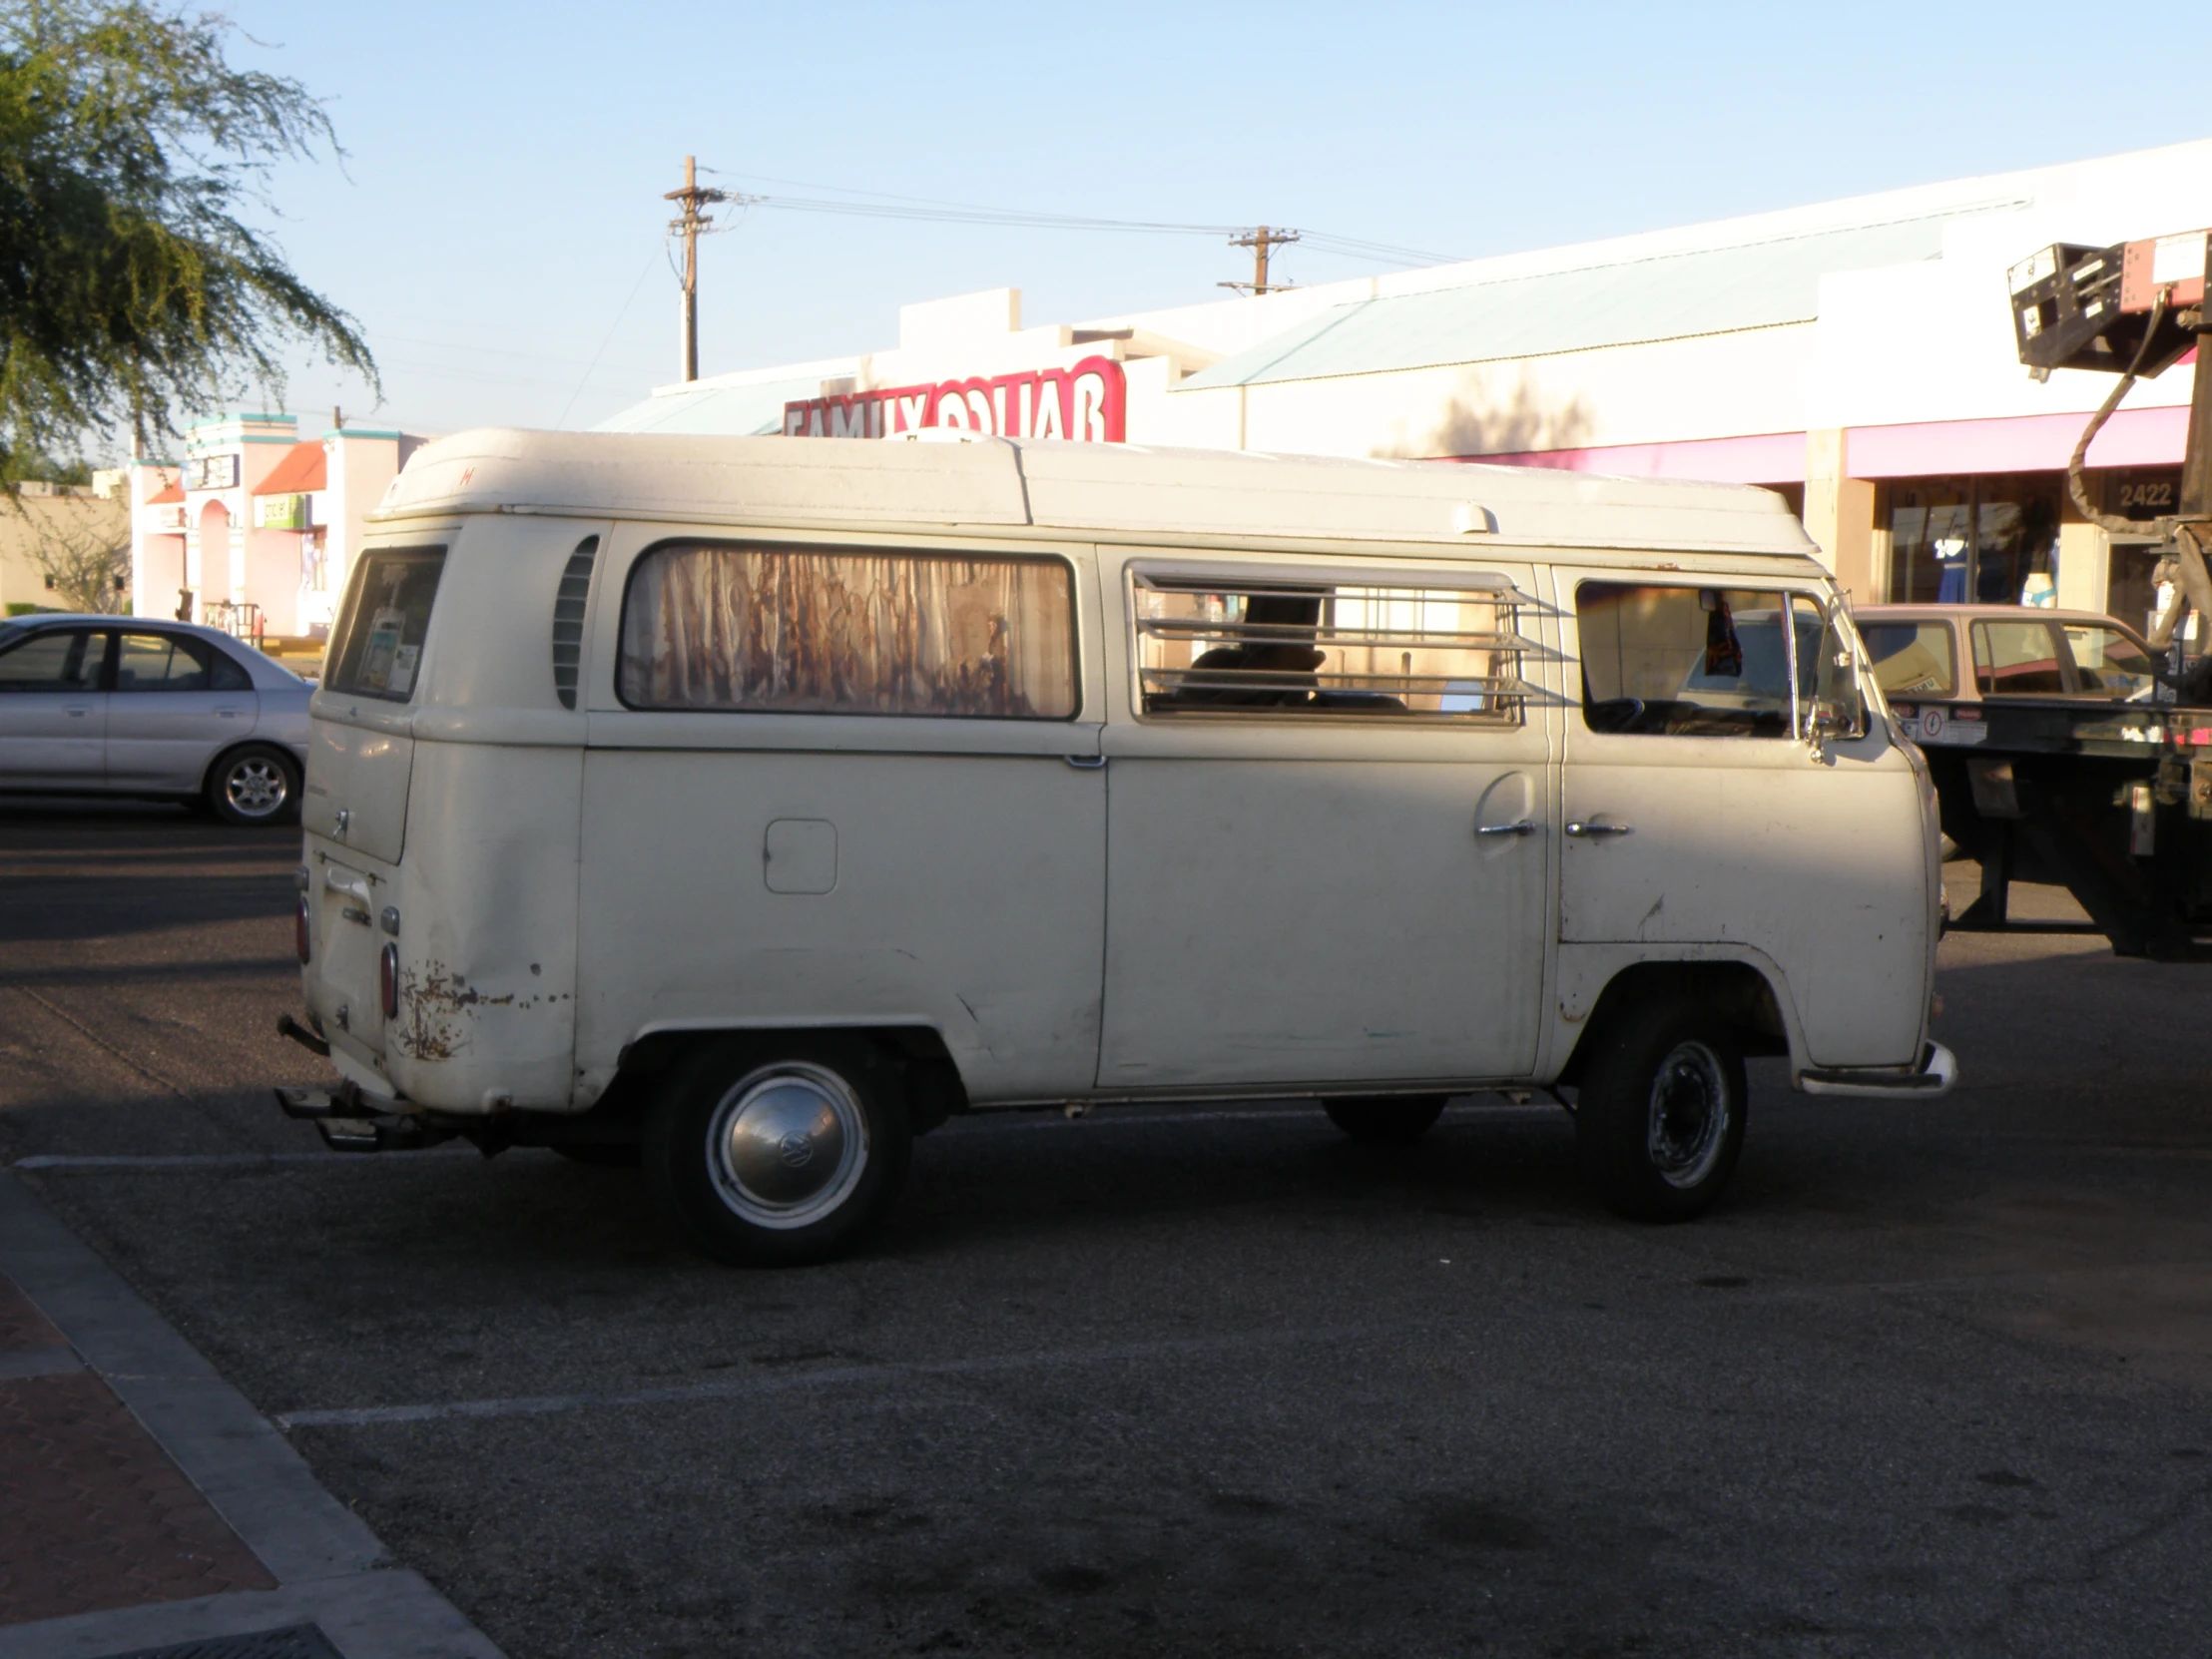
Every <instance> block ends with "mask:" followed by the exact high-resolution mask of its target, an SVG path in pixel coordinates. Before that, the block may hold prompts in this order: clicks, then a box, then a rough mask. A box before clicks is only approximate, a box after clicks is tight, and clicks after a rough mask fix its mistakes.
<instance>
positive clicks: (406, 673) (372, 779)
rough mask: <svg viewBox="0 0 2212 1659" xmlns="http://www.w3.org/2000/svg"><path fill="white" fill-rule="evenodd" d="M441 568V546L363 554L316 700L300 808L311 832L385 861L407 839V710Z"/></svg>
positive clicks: (392, 859)
mask: <svg viewBox="0 0 2212 1659" xmlns="http://www.w3.org/2000/svg"><path fill="white" fill-rule="evenodd" d="M444 568H445V549H444V548H443V547H382V548H376V549H373V550H371V551H370V552H367V553H364V554H363V555H362V556H361V559H360V562H359V564H357V565H356V566H355V567H354V572H353V581H352V583H351V587H350V591H349V592H348V593H347V595H346V601H345V609H344V612H343V613H342V614H341V615H340V617H339V619H338V627H337V632H336V635H335V637H334V638H333V639H332V641H331V647H330V656H329V669H328V671H327V672H326V673H325V674H324V676H323V681H322V688H321V690H320V691H318V692H317V693H316V694H315V698H314V703H313V713H314V734H313V737H312V739H311V743H310V748H309V752H308V756H307V781H306V790H305V794H304V799H303V800H302V802H301V817H302V820H303V822H304V824H305V827H306V830H307V832H308V833H309V834H312V835H320V836H323V837H324V838H326V839H328V840H332V841H336V842H338V843H339V844H341V845H343V846H345V847H348V848H350V849H353V850H356V851H358V852H360V853H362V854H363V855H364V856H366V857H370V858H377V859H381V860H382V861H383V862H385V863H388V864H395V863H397V862H398V861H399V854H400V852H401V851H402V850H403V848H404V846H405V842H406V833H407V786H408V778H409V775H410V774H411V773H412V771H413V767H414V739H413V737H412V736H410V733H411V731H412V728H413V712H412V709H411V707H410V705H411V704H412V702H413V699H414V693H415V687H416V684H417V682H418V681H419V680H420V678H421V667H422V646H423V640H424V638H425V637H426V636H427V635H428V633H429V631H430V608H431V605H432V604H433V603H434V602H435V601H436V599H437V592H438V577H439V576H440V575H441V574H442V572H443V571H444Z"/></svg>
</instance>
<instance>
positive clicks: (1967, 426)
mask: <svg viewBox="0 0 2212 1659" xmlns="http://www.w3.org/2000/svg"><path fill="white" fill-rule="evenodd" d="M2204 226H2212V142H2208V143H2199V144H2189V145H2180V146H2175V147H2173V148H2170V149H2165V150H2154V151H2144V152H2139V153H2136V154H2132V155H2125V156H2117V157H2110V158H2105V159H2102V160H2096V161H2088V162H2079V163H2071V164H2068V165H2065V166H2062V167H2052V168H2042V169H2037V170H2034V171H2030V172H2022V173H2013V174H2004V175H1998V176H1994V177H1990V178H1982V179H1969V180H1963V181H1959V182H1956V183H1951V184H1944V185H1934V186H1927V187H1922V188H1917V189H1913V190H1906V191H1894V192H1889V193H1886V194H1883V195H1879V196H1868V197H1859V198H1855V199H1852V200H1849V201H1843V202H1833V203H1824V204H1819V205H1816V206H1812V207H1805V208H1795V209H1790V210H1787V211H1784V212H1779V213H1772V214H1763V215H1758V216H1754V217H1750V218H1744V219H1734V220H1726V221H1720V222H1716V223H1713V224H1707V225H1697V226H1690V227H1687V228H1684V229H1680V230H1672V231H1663V232H1654V233H1649V234H1644V235H1638V236H1633V237H1623V238H1618V239H1614V240H1611V241H1607V242H1601V243H1590V244H1582V245H1578V246H1575V247H1569V248H1558V249H1547V250H1543V251H1540V252H1536V253H1529V254H1515V255H1507V256H1503V257H1500V258H1496V259H1489V260H1479V261H1472V262H1468V263H1465V264H1460V265H1451V266H1444V267H1438V268H1435V269H1431V270H1425V271H1415V272H1407V273H1402V274H1398V275H1394V276H1388V277H1370V278H1362V279H1359V280H1357V281H1351V282H1334V283H1329V284H1326V285H1318V286H1315V287H1310V288H1297V289H1292V290H1289V291H1285V292H1279V293H1271V294H1268V295H1266V296H1264V297H1260V298H1238V299H1225V300H1220V301H1215V302H1209V303H1206V304H1200V305H1192V306H1186V307H1182V308H1179V309H1172V310H1161V311H1151V312H1142V313H1131V314H1127V315H1121V316H1112V317H1105V318H1099V319H1095V320H1092V321H1088V322H1083V323H1070V324H1054V325H1047V326H1043V327H1024V326H1023V325H1022V318H1021V306H1020V296H1019V294H1018V292H1016V291H1015V290H1013V289H1007V288H1002V289H994V290H991V291H989V292H985V293H981V294H969V295H963V296H960V297H958V298H954V299H946V300H937V301H933V302H928V303H922V304H915V305H908V306H905V307H903V308H902V310H901V312H900V329H899V341H898V344H897V345H896V346H895V347H892V348H890V349H887V350H881V351H876V352H871V353H866V354H858V355H854V356H851V357H845V358H838V359H833V360H830V361H821V362H811V363H799V364H792V365H788V366H784V367H778V368H770V369H760V370H752V371H747V372H743V373H737V374H728V375H722V376H717V377H715V378H712V379H705V380H698V381H694V382H691V383H690V384H688V385H678V386H668V387H663V388H660V389H659V390H658V391H657V392H656V393H655V394H654V395H653V396H652V397H650V398H649V399H647V400H646V401H645V402H643V403H641V404H639V405H637V406H635V407H634V408H631V409H629V410H626V411H624V412H623V413H622V414H620V415H618V416H616V417H615V418H614V419H612V420H610V421H608V422H606V423H605V425H604V427H603V429H604V430H613V431H655V430H658V431H686V432H732V433H737V432H747V433H752V432H759V433H775V432H786V433H790V434H792V435H794V436H802V437H804V436H860V437H895V436H897V435H898V434H899V433H900V432H901V431H904V430H907V429H910V428H912V427H916V426H922V427H927V426H957V427H963V428H971V429H981V430H984V431H997V432H1011V433H1019V434H1021V435H1024V436H1046V437H1061V438H1068V439H1087V440H1090V441H1101V442H1131V443H1147V444H1192V445H1200V446H1205V447H1219V448H1232V449H1252V450H1271V451H1277V452H1285V453H1307V454H1325V455H1354V456H1387V457H1407V458H1421V459H1431V460H1437V461H1508V462H1513V463H1517V464H1523V465H1536V466H1552V467H1564V468H1571V469H1576V470H1586V471H1597V472H1610V473H1625V474H1632V475H1638V476H1647V477H1678V478H1698V479H1718V480H1724V481H1734V482H1742V483H1754V484H1764V485H1769V486H1772V487H1774V488H1777V489H1779V490H1781V491H1783V492H1784V493H1785V494H1786V495H1787V496H1788V497H1789V499H1790V500H1791V502H1792V504H1793V505H1794V506H1795V507H1796V508H1797V509H1798V510H1799V511H1800V512H1801V513H1802V514H1803V515H1804V518H1805V522H1806V527H1807V529H1808V530H1809V531H1810V532H1811V533H1812V535H1813V538H1814V539H1815V540H1816V541H1817V542H1818V543H1819V544H1820V546H1821V547H1822V549H1823V551H1824V553H1825V554H1826V556H1827V559H1828V561H1829V563H1830V564H1831V566H1832V567H1833V568H1834V570H1835V571H1836V573H1837V576H1838V578H1839V580H1840V581H1841V582H1842V583H1843V584H1844V585H1845V586H1846V587H1847V588H1849V589H1850V590H1851V592H1852V593H1853V595H1854V597H1855V598H1857V599H1858V600H1859V601H1860V602H1861V603H1870V602H1875V601H1880V600H1888V599H1894V600H1906V599H1915V600H1924V599H1925V600H1934V599H1969V598H1970V599H1982V600H1994V601H2004V602H2011V603H2020V602H2027V603H2043V604H2050V603H2055V604H2058V605H2062V606H2067V607H2076V608H2082V609H2090V610H2106V609H2109V610H2111V611H2112V612H2113V613H2114V614H2116V615H2119V616H2121V617H2122V618H2124V619H2126V620H2128V621H2131V622H2134V623H2136V624H2137V625H2138V626H2140V625H2141V624H2142V623H2143V622H2144V620H2145V618H2146V615H2147V613H2148V611H2149V609H2150V605H2151V591H2150V572H2151V567H2152V565H2153V563H2154V559H2153V556H2152V554H2151V551H2150V543H2149V538H2148V536H2147V535H2146V536H2145V537H2142V538H2130V537H2127V536H2124V535H2123V536H2116V537H2115V536H2111V535H2108V534H2107V533H2106V532H2104V531H2103V530H2101V529H2099V528H2097V527H2096V526H2094V525H2092V524H2089V523H2087V522H2085V521H2083V519H2082V518H2081V516H2080V514H2078V513H2077V512H2076V511H2075V510H2074V508H2073V506H2072V504H2071V503H2070V501H2068V499H2067V498H2066V490H2065V480H2064V473H2065V466H2066V461H2067V457H2068V455H2069V454H2070V453H2071V451H2072V449H2073V446H2074V442H2075V440H2076V439H2077V438H2078V436H2079V435H2080V432H2081V429H2082V426H2083V424H2084V423H2085V422H2086V420H2087V418H2088V416H2089V414H2090V412H2091V411H2093V410H2094V409H2095V407H2096V405H2097V404H2098V403H2099V402H2100V401H2101V400H2102V399H2103V397H2104V395H2105V394H2106V392H2108V391H2109V390H2110V389H2111V385H2112V380H2111V377H2110V376H2108V375H2104V374H2099V373H2093V372H2088V371H2082V370H2067V369H2061V370H2057V371H2055V372H2053V373H2052V374H2051V375H2050V376H2049V377H2048V379H2046V380H2042V381H2038V380H2036V379H2034V378H2032V377H2031V376H2030V375H2029V373H2028V371H2027V370H2026V369H2025V368H2024V367H2022V366H2021V364H2020V362H2019V360H2018V357H2017V352H2016V348H2015V345H2014V340H2013V334H2012V324H2011V316H2010V309H2009V291H2010V290H2009V286H2008V283H2007V272H2008V270H2009V269H2010V268H2011V267H2012V266H2014V265H2016V264H2018V263H2019V262H2021V261H2022V260H2025V259H2027V258H2028V257H2030V256H2031V255H2033V254H2035V253H2036V252H2038V251H2039V250H2041V249H2043V248H2046V247H2048V246H2049V245H2051V244H2052V243H2057V242H2070V243H2085V244H2092V245H2103V244H2108V243H2114V242H2122V241H2129V240H2134V239H2137V238H2143V237H2153V236H2163V235H2167V234H2170V233H2175V232H2183V231H2190V230H2193V229H2196V228H2199V227H2204ZM2189 377H2190V367H2189V365H2188V364H2186V363H2185V364H2184V365H2183V366H2182V367H2179V368H2176V369H2172V370H2169V371H2167V372H2166V373H2165V374H2164V375H2163V376H2161V377H2160V378H2158V379H2156V380H2152V381H2145V382H2143V383H2141V384H2140V385H2138V386H2137V388H2136V389H2135V391H2134V392H2133V393H2132V394H2131V395H2130V397H2129V399H2128V401H2127V403H2126V404H2125V405H2124V406H2123V407H2122V408H2121V410H2120V412H2119V413H2118V414H2116V415H2115V416H2114V417H2113V418H2112V420H2111V421H2110V422H2109V424H2108V425H2107V426H2106V427H2105V429H2104V431H2103V432H2102V434H2100V436H2099V438H2098V441H2097V443H2096V444H2095V445H2094V446H2093V447H2092V448H2091V450H2090V452H2089V455H2088V465H2089V467H2090V469H2091V470H2090V475H2089V482H2090V487H2091V490H2092V493H2093V494H2094V495H2095V496H2096V497H2098V498H2099V504H2100V505H2101V506H2102V507H2103V508H2104V509H2105V510H2106V511H2108V512H2113V513H2119V514H2123V515H2125V516H2127V517H2130V518H2134V519H2138V520H2141V521H2144V522H2145V523H2146V525H2147V523H2148V521H2149V520H2150V519H2152V518H2155V517H2156V516H2157V514H2158V513H2159V512H2161V511H2171V510H2172V504H2173V501H2174V499H2175V497H2176V495H2177V492H2178V485H2179V478H2180V464H2181V458H2182V446H2183V441H2184V437H2185V434H2186V429H2187V421H2188V407H2187V405H2188V400H2189Z"/></svg>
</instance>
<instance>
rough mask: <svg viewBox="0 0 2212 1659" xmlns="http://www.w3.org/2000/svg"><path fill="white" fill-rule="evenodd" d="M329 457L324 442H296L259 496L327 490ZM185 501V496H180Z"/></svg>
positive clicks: (260, 487) (262, 484)
mask: <svg viewBox="0 0 2212 1659" xmlns="http://www.w3.org/2000/svg"><path fill="white" fill-rule="evenodd" d="M327 464H328V457H327V456H326V455H325V454H324V452H323V448H322V445H321V444H320V443H295V444H293V445H292V446H291V448H289V449H288V450H286V451H285V452H284V458H283V459H282V460H280V461H278V462H277V464H276V465H275V466H273V467H271V468H270V469H269V476H268V477H266V478H264V479H263V480H262V481H261V482H260V483H258V484H256V485H255V486H254V490H253V493H254V494H256V495H307V494H310V493H311V492H313V491H315V490H319V489H322V488H323V487H324V483H325V478H326V476H327ZM178 499H179V500H180V501H181V500H183V499H184V497H183V496H179V497H178Z"/></svg>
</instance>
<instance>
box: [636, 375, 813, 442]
mask: <svg viewBox="0 0 2212 1659" xmlns="http://www.w3.org/2000/svg"><path fill="white" fill-rule="evenodd" d="M821 395H822V375H821V373H820V372H819V371H818V372H816V373H814V374H810V375H809V376H807V377H806V378H805V379H803V380H763V381H760V382H757V383H755V384H752V385H742V386H701V387H700V388H698V389H697V390H696V391H672V392H664V393H662V394H661V395H660V396H658V397H649V398H647V399H646V400H645V401H644V402H643V403H637V404H633V405H632V406H631V407H629V408H627V409H624V410H623V411H622V412H621V413H620V414H616V415H610V416H608V417H607V419H605V420H603V421H601V422H600V423H599V424H598V425H597V426H595V427H593V428H592V430H593V431H595V432H691V433H696V434H698V435H700V436H703V437H725V438H751V437H765V436H768V435H770V434H772V433H778V432H781V431H783V429H784V405H785V404H786V403H791V402H796V401H798V400H799V399H801V398H806V397H820V396H821Z"/></svg>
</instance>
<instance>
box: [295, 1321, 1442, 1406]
mask: <svg viewBox="0 0 2212 1659" xmlns="http://www.w3.org/2000/svg"><path fill="white" fill-rule="evenodd" d="M1439 1323H1441V1322H1438V1321H1433V1320H1408V1321H1400V1322H1395V1323H1392V1324H1387V1325H1339V1326H1327V1327H1323V1328H1321V1329H1318V1330H1310V1331H1248V1332H1239V1333H1235V1334H1232V1335H1227V1336H1220V1337H1183V1338H1174V1339H1170V1340H1168V1341H1165V1342H1151V1343H1115V1344H1110V1345H1107V1346H1104V1347H1100V1348H1071V1349H1049V1350H1045V1351H1043V1352H1033V1353H1028V1354H988V1355H977V1356H971V1357H969V1358H966V1359H959V1360H916V1361H889V1362H885V1363H884V1364H881V1365H872V1366H824V1367H819V1368H816V1369H814V1370H810V1371H795V1372H784V1373H779V1374H777V1375H774V1376H768V1377H732V1378H725V1379H723V1380H721V1381H719V1382H714V1383H676V1384H673V1385H669V1386H663V1387H657V1388H610V1389H604V1390H601V1391H597V1392H591V1393H572V1394H521V1395H515V1396H512V1397H509V1398H505V1399H450V1400H431V1401H426V1402H423V1403H419V1404H410V1405H345V1406H335V1407H330V1408H326V1409H310V1410H304V1411H285V1412H281V1413H279V1414H278V1415H277V1418H276V1421H277V1426H278V1427H280V1428H287V1429H289V1428H327V1427H356V1426H361V1425H366V1424H372V1423H395V1422H432V1421H436V1420H438V1419H441V1418H448V1417H518V1416H543V1415H546V1414H549V1413H553V1412H560V1411H586V1410H592V1409H594V1408H598V1407H603V1406H609V1405H686V1404H691V1403H693V1402H695V1401H699V1400H711V1399H741V1398H745V1397H747V1396H749V1395H755V1394H779V1393H795V1392H804V1391H806V1390H809V1389H813V1388H828V1387H834V1386H838V1385H840V1384H854V1383H888V1382H893V1381H897V1380H899V1379H903V1378H913V1377H978V1376H989V1375H992V1374H997V1373H1006V1372H1022V1371H1039V1370H1044V1369H1047V1368H1051V1367H1056V1366H1101V1365H1115V1364H1119V1363H1122V1362H1126V1361H1131V1360H1172V1359H1181V1358H1185V1357H1188V1356H1201V1355H1211V1354H1231V1353H1240V1352H1249V1351H1251V1350H1255V1349H1269V1348H1301V1347H1311V1346H1315V1345H1318V1344H1323V1343H1341V1342H1354V1341H1363V1340H1370V1339H1373V1338H1375V1337H1379V1336H1383V1335H1387V1334H1390V1333H1395V1332H1404V1331H1409V1330H1414V1329H1417V1328H1419V1327H1422V1326H1429V1325H1435V1324H1439Z"/></svg>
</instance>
